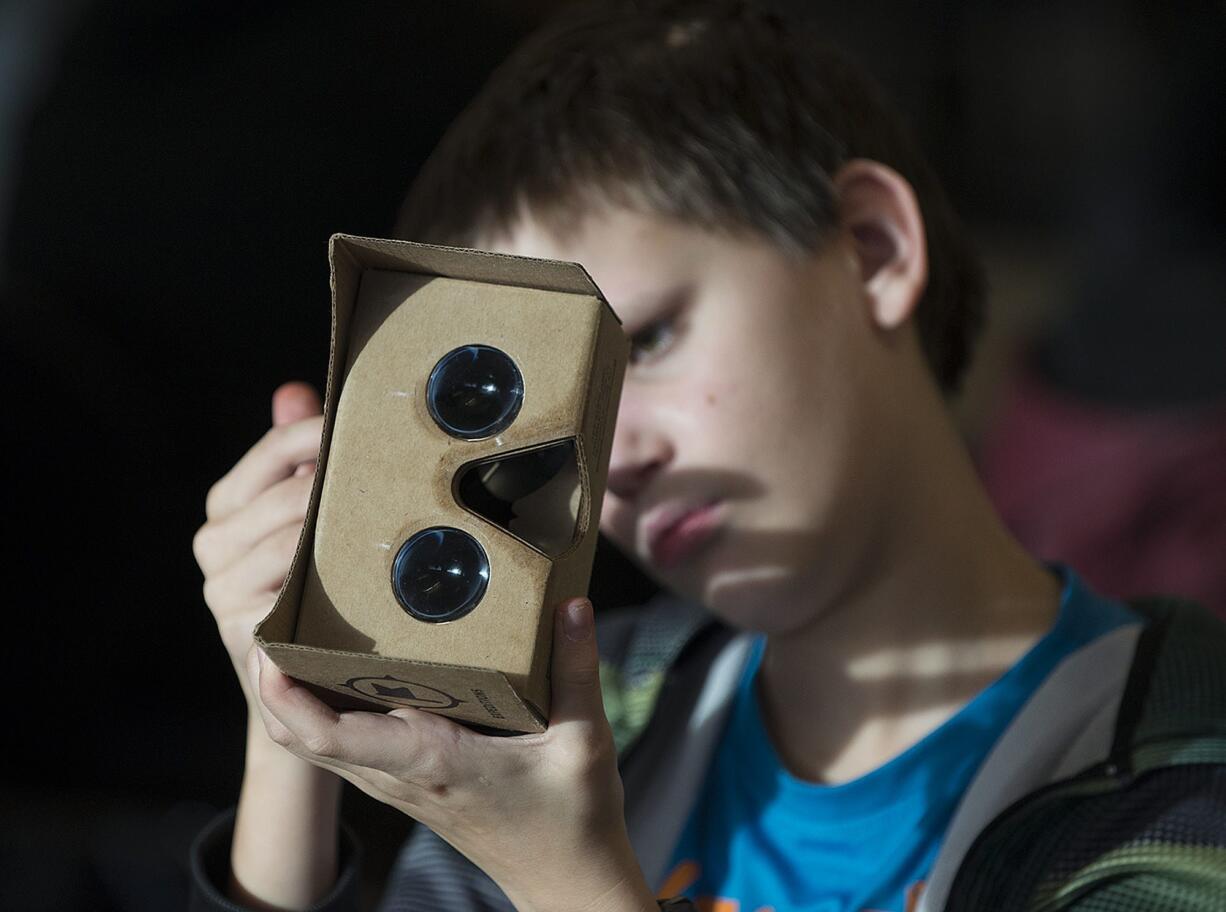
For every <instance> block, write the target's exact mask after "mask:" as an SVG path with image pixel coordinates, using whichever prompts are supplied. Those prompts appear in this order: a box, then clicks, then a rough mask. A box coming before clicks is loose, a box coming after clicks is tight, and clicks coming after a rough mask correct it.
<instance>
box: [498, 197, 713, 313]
mask: <svg viewBox="0 0 1226 912" xmlns="http://www.w3.org/2000/svg"><path fill="white" fill-rule="evenodd" d="M701 234H702V233H701V232H699V231H697V230H696V229H688V230H687V229H686V227H685V226H684V225H681V224H679V223H672V222H669V221H665V220H664V219H660V218H656V217H653V216H649V215H641V214H639V213H636V212H632V211H630V210H626V209H608V210H601V211H599V212H594V213H592V214H590V215H585V216H583V217H582V218H580V219H576V220H574V221H573V222H571V223H569V224H568V225H567V227H566V229H565V230H559V229H557V228H555V227H554V226H552V225H550V224H548V223H546V222H544V221H542V220H540V219H537V218H534V217H533V216H532V215H531V214H525V215H523V216H521V217H520V218H519V219H517V220H516V221H515V222H514V223H513V224H512V225H511V226H510V228H509V229H508V230H507V231H506V232H505V233H502V234H500V235H498V236H496V237H491V238H482V239H481V240H480V241H479V242H478V244H477V246H479V247H481V248H482V249H484V250H490V251H493V252H496V253H509V254H515V255H517V256H530V257H541V258H544V259H551V260H566V261H568V262H576V263H579V264H580V265H582V266H583V267H584V268H585V269H586V270H587V271H588V272H589V273H590V274H591V276H592V278H593V279H594V280H595V282H596V284H597V285H598V286H600V289H601V291H603V292H604V294H605V296H606V297H607V298H608V299H609V302H610V303H611V304H613V305H614V307H615V308H616V309H618V310H619V313H620V312H621V309H622V308H636V307H638V306H640V305H642V306H646V305H647V304H649V303H651V301H652V300H653V299H654V298H655V297H658V296H659V295H660V294H661V291H662V290H663V289H665V288H666V287H667V286H669V285H671V284H675V283H676V282H678V281H682V280H684V279H685V278H686V276H687V275H690V274H692V273H691V270H692V268H693V267H694V265H695V261H696V259H697V258H698V256H699V253H700V250H701V247H702V238H701Z"/></svg>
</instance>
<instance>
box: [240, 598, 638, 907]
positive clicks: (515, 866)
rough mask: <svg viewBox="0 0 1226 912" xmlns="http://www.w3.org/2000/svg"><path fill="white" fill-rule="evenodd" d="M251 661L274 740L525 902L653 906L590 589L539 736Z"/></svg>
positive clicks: (562, 642) (561, 634)
mask: <svg viewBox="0 0 1226 912" xmlns="http://www.w3.org/2000/svg"><path fill="white" fill-rule="evenodd" d="M568 618H569V619H571V620H573V621H574V623H573V624H567V623H565V621H566V619H568ZM248 672H249V674H250V676H251V689H252V691H253V692H255V693H256V694H258V697H259V699H258V701H257V702H258V703H259V706H260V709H261V712H262V714H263V718H264V724H265V726H266V727H267V729H268V733H269V735H270V736H271V737H272V739H273V740H274V741H276V742H277V743H278V744H281V745H282V746H284V747H285V748H287V749H288V750H290V751H292V752H293V753H295V754H297V755H298V756H299V757H302V758H303V759H305V760H309V761H310V762H312V763H315V764H316V765H318V766H322V767H324V768H326V769H330V770H332V771H333V772H335V773H337V774H338V775H339V776H341V777H342V778H344V779H347V780H348V781H350V782H352V783H353V784H354V785H356V786H357V787H358V788H360V789H361V790H362V791H364V792H366V793H367V794H369V795H371V796H373V797H375V798H377V799H378V800H380V801H382V802H384V803H386V804H390V805H391V806H393V807H395V808H398V809H399V810H401V811H403V812H404V813H405V814H408V815H409V816H411V817H413V818H415V819H417V820H420V821H421V822H422V823H424V824H426V826H428V827H430V829H432V830H433V831H434V832H435V833H437V834H438V835H439V836H441V837H442V838H443V839H445V840H447V842H449V843H451V845H453V846H455V848H456V849H458V850H459V851H460V852H462V853H463V854H464V855H466V856H467V857H468V858H469V859H470V860H471V861H472V862H473V863H474V864H476V865H477V866H478V867H480V868H481V869H482V870H484V871H485V872H486V873H487V874H489V875H490V877H492V878H493V879H494V881H495V882H496V883H497V884H498V885H499V886H500V887H501V888H502V890H503V892H505V893H506V894H507V896H508V898H509V899H510V900H511V901H512V902H513V903H514V904H515V908H516V909H518V910H520V912H554V910H558V912H561V910H566V912H622V910H625V912H648V910H655V909H656V908H657V906H656V904H655V902H654V899H653V898H652V894H651V890H650V889H649V888H648V886H647V883H646V881H645V880H644V879H643V875H642V872H641V870H640V869H639V866H638V862H637V860H636V859H635V857H634V853H633V851H632V849H631V848H630V841H629V837H628V836H627V833H626V825H625V818H624V816H623V806H622V783H621V778H620V776H619V775H618V772H617V755H616V750H615V748H614V746H613V735H612V732H611V731H610V729H609V723H608V721H607V719H606V718H605V714H604V708H603V706H602V703H601V695H600V679H599V675H598V670H597V654H596V638H595V635H594V633H593V625H592V608H591V605H590V603H588V602H587V601H586V600H581V599H576V600H571V601H568V602H566V603H565V604H563V605H562V606H560V607H559V609H558V610H557V612H556V618H555V623H554V638H553V659H552V682H553V701H552V705H553V711H552V715H551V718H550V720H549V729H548V730H547V731H545V732H544V733H542V734H529V735H520V736H516V737H490V736H487V735H480V734H477V733H476V732H473V731H471V730H470V729H467V728H465V727H464V726H462V725H460V724H458V723H456V722H453V721H452V720H450V719H447V718H445V717H443V716H439V715H435V714H432V713H428V712H424V711H422V710H417V709H394V710H392V711H391V712H388V713H386V714H383V713H375V712H336V711H334V710H332V709H331V708H329V707H328V706H326V705H325V704H324V703H322V702H321V701H320V700H318V699H317V698H316V697H315V696H314V695H312V694H311V693H310V692H308V691H307V690H306V689H305V688H304V687H302V686H301V685H299V684H298V683H297V682H295V681H294V680H293V679H292V678H289V677H287V676H286V675H284V674H282V673H281V672H280V671H279V670H278V669H277V667H276V666H275V665H274V664H273V663H272V661H271V660H270V659H268V658H267V657H266V656H265V655H264V654H263V653H262V652H261V651H260V650H259V649H257V648H252V650H251V656H250V659H249V661H248Z"/></svg>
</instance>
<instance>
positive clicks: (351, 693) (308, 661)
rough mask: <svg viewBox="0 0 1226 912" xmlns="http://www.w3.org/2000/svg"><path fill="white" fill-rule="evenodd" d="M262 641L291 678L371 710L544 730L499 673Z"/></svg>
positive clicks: (543, 722)
mask: <svg viewBox="0 0 1226 912" xmlns="http://www.w3.org/2000/svg"><path fill="white" fill-rule="evenodd" d="M257 641H258V642H259V644H260V646H261V648H263V649H264V651H265V652H267V653H268V657H269V658H271V659H272V660H273V662H274V663H275V664H276V665H277V667H278V668H280V669H281V670H282V671H283V672H285V673H286V674H288V675H290V676H291V677H294V678H297V679H299V680H302V681H307V682H310V683H311V684H315V685H318V686H319V687H323V688H325V689H327V690H330V691H334V692H335V693H338V694H341V695H342V696H345V697H349V698H356V699H357V700H359V701H362V702H364V703H367V704H370V705H371V708H379V707H382V708H383V709H397V708H401V707H406V706H408V707H412V708H414V709H422V710H425V711H427V712H434V713H439V714H441V715H445V716H448V717H450V718H453V719H460V720H462V721H465V722H472V723H474V724H477V725H483V726H489V727H493V728H501V729H511V730H514V731H523V732H542V731H544V730H545V720H544V719H542V718H541V715H540V713H539V712H537V711H535V710H534V709H533V708H532V707H530V706H529V705H528V704H527V703H525V702H524V701H523V700H521V699H520V697H519V696H518V695H517V694H516V692H515V689H514V688H513V687H512V686H511V684H510V682H509V681H508V680H507V678H506V676H505V675H502V674H500V673H499V672H496V671H489V670H486V669H481V668H467V667H464V666H459V665H442V664H436V663H432V662H409V661H404V660H402V659H393V658H389V657H385V656H372V655H365V654H362V653H355V652H340V651H337V650H331V649H316V648H312V647H308V646H297V645H293V644H287V643H270V642H267V641H265V640H263V639H262V638H259V637H257Z"/></svg>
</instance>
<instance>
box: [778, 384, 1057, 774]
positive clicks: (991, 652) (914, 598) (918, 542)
mask: <svg viewBox="0 0 1226 912" xmlns="http://www.w3.org/2000/svg"><path fill="white" fill-rule="evenodd" d="M942 414H945V413H944V409H943V406H942ZM928 418H929V419H931V418H932V414H931V413H930V414H929V415H928ZM906 439H908V441H909V443H908V450H909V452H908V458H907V462H906V465H908V466H909V467H910V468H911V469H912V471H910V472H908V473H904V475H909V476H910V477H909V478H908V477H903V478H902V479H901V483H900V484H899V486H898V488H897V496H896V497H895V498H894V500H895V503H894V507H895V508H896V509H895V510H894V512H893V513H892V515H891V516H890V517H889V518H888V522H884V523H882V526H881V535H880V537H878V538H876V540H875V543H874V549H875V550H874V554H873V559H872V560H869V561H866V562H864V563H865V566H866V567H867V569H866V571H865V572H864V573H863V574H862V575H861V576H860V578H857V579H850V580H845V581H844V583H845V585H844V586H843V591H844V593H846V595H845V596H844V597H842V598H840V599H839V601H838V604H836V605H832V606H830V609H829V610H828V611H826V612H825V613H824V614H823V615H822V616H820V617H818V618H817V619H816V620H815V621H813V622H812V623H811V624H809V625H808V626H807V627H805V628H803V629H801V630H798V631H791V632H789V633H787V634H785V635H780V636H772V637H770V639H769V640H768V644H767V649H766V654H765V656H764V658H763V662H762V668H761V672H760V674H759V677H758V681H757V686H758V699H759V705H760V706H761V708H762V714H763V719H764V722H765V723H766V726H767V730H768V731H769V732H770V735H771V740H772V742H773V743H774V745H775V747H776V749H777V751H778V753H779V755H780V757H781V759H782V760H783V762H784V764H785V765H786V766H787V768H788V769H789V770H790V771H791V772H792V773H793V774H795V775H797V776H799V777H800V778H803V779H807V780H811V781H817V782H828V783H832V784H833V783H839V782H845V781H848V780H850V779H854V778H856V777H858V776H860V775H863V774H864V773H866V772H869V771H870V770H873V769H875V768H877V767H878V766H881V765H882V764H883V763H885V762H887V761H888V760H890V759H891V758H892V757H894V756H896V755H897V754H899V753H901V752H902V751H904V750H906V749H907V748H908V747H910V746H911V745H913V744H915V743H916V742H917V741H919V740H920V739H921V738H923V737H924V736H925V735H927V734H928V733H929V732H931V731H932V730H933V729H935V728H937V727H938V726H939V725H941V724H942V723H943V722H945V721H946V720H947V719H949V718H950V717H951V716H952V715H954V714H955V713H956V712H957V711H958V710H959V709H960V708H961V707H963V706H965V705H966V703H967V702H969V701H970V700H971V698H973V697H974V696H975V695H976V694H977V693H979V692H980V691H982V690H983V689H984V688H985V687H987V686H988V685H989V684H990V683H992V681H994V680H995V679H996V678H998V677H999V676H1000V675H1001V674H1002V673H1003V672H1004V671H1006V670H1007V669H1008V668H1009V667H1011V666H1012V665H1013V664H1015V663H1016V662H1017V660H1018V659H1019V658H1021V656H1022V655H1024V654H1025V653H1026V652H1027V651H1028V650H1029V649H1030V648H1031V647H1032V646H1033V645H1034V643H1035V642H1036V641H1037V640H1038V639H1039V638H1041V637H1042V636H1043V634H1044V633H1045V632H1046V631H1047V630H1049V629H1050V627H1051V625H1052V623H1053V621H1054V619H1055V616H1056V613H1057V611H1058V609H1059V601H1060V584H1059V581H1058V579H1057V578H1056V577H1055V576H1054V575H1053V574H1052V573H1050V572H1049V571H1047V570H1046V569H1045V568H1043V567H1042V566H1041V565H1040V564H1039V563H1037V562H1036V561H1035V560H1034V559H1033V558H1031V557H1030V556H1029V555H1028V554H1026V553H1025V552H1024V551H1023V549H1022V548H1021V546H1020V545H1018V544H1017V542H1016V541H1015V540H1014V539H1013V538H1012V536H1011V535H1010V534H1009V533H1008V532H1007V530H1006V529H1005V528H1004V525H1003V523H1002V522H1001V521H1000V519H999V517H998V516H997V514H996V512H995V510H994V508H993V507H992V505H991V503H990V502H989V500H988V498H987V495H986V494H985V493H984V491H983V488H982V486H981V484H980V483H979V480H978V477H977V475H976V473H975V470H974V467H973V465H972V464H971V461H970V458H969V455H968V454H967V453H966V450H965V447H964V446H963V445H962V442H961V440H960V439H959V438H958V436H957V434H956V432H955V431H954V429H953V427H952V423H950V422H949V421H948V420H937V421H929V422H928V423H927V424H925V423H924V422H922V421H917V422H916V424H915V427H913V428H911V429H909V430H908V433H907V435H906ZM796 694H805V695H806V698H805V699H803V700H797V699H795V698H794V695H796Z"/></svg>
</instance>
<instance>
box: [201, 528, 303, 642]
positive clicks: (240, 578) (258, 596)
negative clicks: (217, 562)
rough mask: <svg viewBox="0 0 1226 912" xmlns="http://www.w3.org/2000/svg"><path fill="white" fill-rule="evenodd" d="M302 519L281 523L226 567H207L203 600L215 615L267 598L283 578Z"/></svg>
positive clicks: (294, 547) (248, 607) (273, 592)
mask: <svg viewBox="0 0 1226 912" xmlns="http://www.w3.org/2000/svg"><path fill="white" fill-rule="evenodd" d="M301 535H302V523H301V522H296V523H292V524H288V525H285V526H282V527H281V528H280V529H278V530H277V531H276V532H273V533H271V534H269V535H267V536H265V537H264V538H263V539H262V540H261V541H260V542H259V543H257V544H256V545H254V546H253V547H252V548H250V549H249V550H247V551H244V552H243V553H242V554H240V555H239V556H238V558H237V559H236V560H235V561H234V562H233V563H231V564H230V565H229V566H227V567H223V568H222V569H220V570H216V571H210V572H208V574H207V575H206V576H205V581H204V600H205V602H206V603H208V605H209V607H210V608H211V609H212V610H213V613H214V614H215V615H218V616H219V619H220V616H221V615H228V614H231V613H233V612H235V611H247V610H249V609H250V608H251V607H252V605H253V604H257V603H258V604H262V603H265V602H269V596H270V595H272V594H275V593H276V592H277V591H278V590H280V588H281V584H282V583H284V582H285V576H286V574H287V573H289V568H290V564H291V563H292V562H293V559H294V551H295V549H296V548H297V547H298V539H299V537H301Z"/></svg>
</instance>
